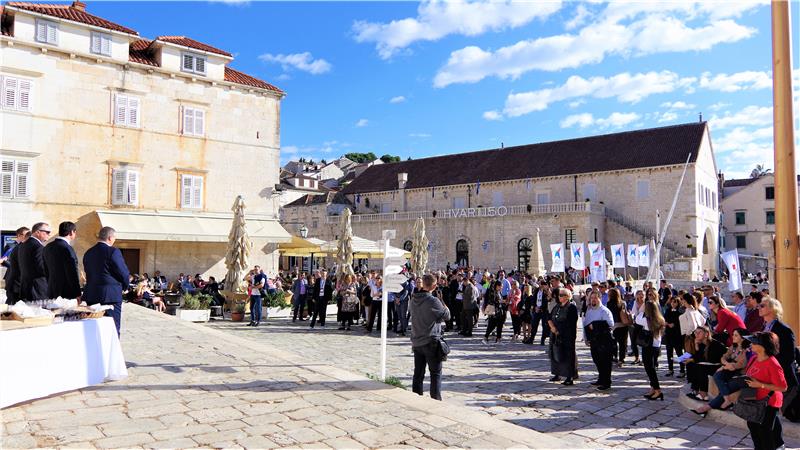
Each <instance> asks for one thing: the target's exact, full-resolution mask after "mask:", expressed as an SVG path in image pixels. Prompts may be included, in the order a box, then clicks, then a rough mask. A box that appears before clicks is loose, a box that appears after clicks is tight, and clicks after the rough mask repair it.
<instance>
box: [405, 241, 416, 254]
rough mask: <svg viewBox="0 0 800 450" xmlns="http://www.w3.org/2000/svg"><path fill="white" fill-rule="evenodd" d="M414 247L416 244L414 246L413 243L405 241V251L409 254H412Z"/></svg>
mask: <svg viewBox="0 0 800 450" xmlns="http://www.w3.org/2000/svg"><path fill="white" fill-rule="evenodd" d="M412 247H414V244H412V243H411V241H405V242H404V243H403V250H405V251H407V252H410V251H411V248H412Z"/></svg>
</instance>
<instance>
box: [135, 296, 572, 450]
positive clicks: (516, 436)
mask: <svg viewBox="0 0 800 450" xmlns="http://www.w3.org/2000/svg"><path fill="white" fill-rule="evenodd" d="M127 307H129V308H134V307H137V308H140V309H142V310H143V311H144V312H145V313H146V314H150V315H152V316H153V317H155V318H160V319H163V320H170V321H173V322H175V323H176V324H178V325H180V326H184V327H187V328H192V329H194V330H196V331H200V332H203V333H206V334H210V335H214V336H215V337H216V338H219V339H221V340H224V341H227V342H228V343H231V344H235V345H237V346H239V347H241V348H249V349H252V350H253V351H257V352H259V353H260V354H262V355H266V356H269V357H273V358H275V359H279V360H282V361H285V362H287V363H290V364H297V365H303V366H304V368H305V369H307V370H310V371H313V372H315V373H318V374H321V375H324V376H326V377H330V378H334V379H336V380H338V381H341V382H343V383H349V382H353V381H358V382H359V384H360V385H366V386H370V385H373V386H374V387H375V390H376V391H380V395H382V396H384V397H387V398H390V399H392V400H393V401H395V402H397V403H400V404H403V405H406V406H408V407H410V408H414V409H419V410H423V411H426V412H428V413H430V414H435V415H438V416H441V417H445V418H447V419H450V420H452V421H454V422H458V423H462V424H465V425H468V426H472V427H474V428H477V429H479V430H481V431H484V432H490V433H492V434H498V435H501V436H502V437H504V438H505V439H508V440H510V441H513V442H515V443H517V444H519V448H548V449H572V448H575V445H574V444H570V443H567V442H565V441H563V440H561V439H558V438H555V437H552V436H547V435H546V434H544V433H540V432H538V431H534V430H531V429H528V428H524V427H521V426H518V425H514V424H511V423H509V422H506V421H503V420H500V419H496V418H494V417H492V416H491V415H489V414H487V413H484V412H481V411H475V410H470V409H467V408H465V407H461V406H457V405H453V404H450V403H444V402H440V401H437V400H433V399H431V398H430V397H427V396H420V395H417V394H414V393H412V392H410V391H406V390H405V389H401V388H397V387H392V386H390V385H387V384H384V383H381V382H379V381H375V380H370V379H369V378H367V377H366V376H362V375H358V374H355V373H352V372H348V371H346V370H343V369H339V368H336V367H333V366H328V365H325V364H319V365H309V364H308V363H309V361H308V360H306V359H304V358H303V357H302V356H300V355H298V354H295V353H290V352H287V351H284V350H280V349H277V348H275V347H272V346H270V345H268V344H261V343H258V342H254V341H252V340H250V339H246V338H242V337H239V336H236V335H233V334H231V333H227V332H225V331H222V330H217V329H213V328H209V327H207V326H205V325H202V324H196V323H192V322H187V321H183V320H180V319H178V318H177V317H174V316H170V315H166V314H163V313H159V312H156V311H155V310H151V309H147V308H142V307H139V306H137V305H129V306H127ZM123 317H124V312H123ZM267 323H269V322H267ZM267 326H269V325H267ZM512 448H516V447H512Z"/></svg>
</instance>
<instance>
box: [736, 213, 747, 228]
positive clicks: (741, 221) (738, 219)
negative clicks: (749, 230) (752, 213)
mask: <svg viewBox="0 0 800 450" xmlns="http://www.w3.org/2000/svg"><path fill="white" fill-rule="evenodd" d="M744 219H745V214H744V211H736V225H744V224H745V220H744Z"/></svg>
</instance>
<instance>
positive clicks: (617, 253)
mask: <svg viewBox="0 0 800 450" xmlns="http://www.w3.org/2000/svg"><path fill="white" fill-rule="evenodd" d="M611 267H613V268H615V269H624V268H625V244H615V245H612V246H611Z"/></svg>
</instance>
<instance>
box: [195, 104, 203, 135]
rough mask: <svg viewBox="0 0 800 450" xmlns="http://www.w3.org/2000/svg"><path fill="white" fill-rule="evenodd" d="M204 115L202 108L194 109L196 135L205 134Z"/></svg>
mask: <svg viewBox="0 0 800 450" xmlns="http://www.w3.org/2000/svg"><path fill="white" fill-rule="evenodd" d="M205 116H206V112H205V111H203V110H202V109H195V110H194V134H196V135H198V136H203V135H204V134H206V130H205V121H206V120H205Z"/></svg>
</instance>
